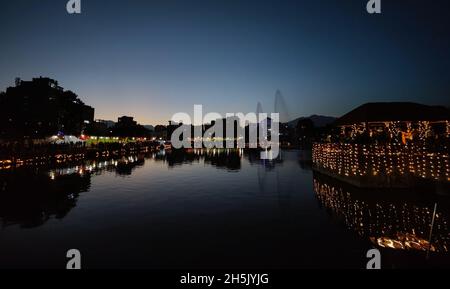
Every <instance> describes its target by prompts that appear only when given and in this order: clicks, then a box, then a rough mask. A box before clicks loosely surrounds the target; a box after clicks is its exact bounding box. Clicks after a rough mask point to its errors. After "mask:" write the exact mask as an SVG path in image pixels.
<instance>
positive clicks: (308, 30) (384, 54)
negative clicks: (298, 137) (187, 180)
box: [0, 0, 450, 124]
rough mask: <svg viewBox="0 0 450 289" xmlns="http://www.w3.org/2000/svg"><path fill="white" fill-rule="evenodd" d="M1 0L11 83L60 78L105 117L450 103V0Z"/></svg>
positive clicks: (2, 71) (299, 112)
mask: <svg viewBox="0 0 450 289" xmlns="http://www.w3.org/2000/svg"><path fill="white" fill-rule="evenodd" d="M66 2H67V1H66V0H14V1H12V0H11V1H5V0H0V37H1V41H0V52H1V53H0V90H5V89H6V87H8V86H12V85H13V84H14V79H15V77H21V78H22V79H25V80H28V79H31V78H32V77H36V76H49V77H52V78H55V79H57V80H58V81H59V82H60V85H61V86H63V87H64V88H65V89H70V90H72V91H74V92H76V93H77V94H78V95H79V96H80V98H81V99H82V100H83V101H84V102H86V103H87V104H89V105H91V106H94V107H95V109H96V118H101V119H112V120H116V119H117V117H118V116H121V115H130V116H135V117H136V119H137V120H138V121H139V122H140V123H142V124H158V123H163V124H166V123H167V120H169V119H170V117H171V116H172V114H173V113H175V112H188V113H192V110H193V105H194V104H203V105H204V108H205V110H207V111H209V112H211V111H215V112H219V113H222V114H225V113H226V112H252V111H253V112H254V111H256V105H257V102H258V101H260V102H261V103H262V105H263V109H264V111H266V112H267V111H272V110H273V107H274V96H275V92H276V90H277V89H280V90H281V91H282V93H283V95H284V98H285V101H286V103H287V106H288V108H289V114H290V115H291V116H293V117H294V116H295V117H296V116H305V115H311V114H323V115H332V116H340V115H342V114H344V113H346V112H348V111H349V110H351V109H353V108H354V107H356V106H358V105H360V104H363V103H365V102H369V101H416V102H421V103H426V104H440V105H450V101H449V99H450V97H449V96H450V73H449V68H450V56H449V52H450V5H449V2H450V1H448V0H442V1H439V0H433V1H426V0H422V1H411V0H382V5H383V6H382V9H383V13H382V14H381V15H369V14H368V13H367V12H366V10H365V5H366V3H367V0H346V1H343V0H335V1H331V0H328V1H326V0H310V1H300V0H298V1H280V0H277V1H263V0H239V1H238V0H226V1H221V0H208V1H206V0H205V1H199V0H180V1H175V0H158V1H148V0H145V1H144V0H142V1H137V0H122V1H114V0H109V1H106V0H82V12H83V13H82V14H81V15H69V14H67V12H66V10H65V5H66Z"/></svg>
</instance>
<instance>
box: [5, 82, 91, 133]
mask: <svg viewBox="0 0 450 289" xmlns="http://www.w3.org/2000/svg"><path fill="white" fill-rule="evenodd" d="M93 120H94V108H92V107H90V106H87V105H85V104H84V103H83V102H82V101H81V100H80V99H79V98H78V96H77V95H76V94H75V93H73V92H72V91H68V90H66V91H65V90H64V89H63V88H62V87H60V86H59V85H58V82H57V81H56V80H53V79H50V78H43V77H39V78H33V80H31V81H23V80H20V79H16V85H15V86H14V87H9V88H7V90H6V93H2V94H1V95H0V138H1V139H21V138H30V139H39V138H45V137H48V136H51V135H55V134H66V135H69V134H72V135H80V134H81V133H82V132H83V130H84V128H85V127H86V125H88V124H89V123H91V122H93Z"/></svg>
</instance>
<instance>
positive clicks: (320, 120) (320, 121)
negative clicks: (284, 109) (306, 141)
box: [289, 115, 336, 127]
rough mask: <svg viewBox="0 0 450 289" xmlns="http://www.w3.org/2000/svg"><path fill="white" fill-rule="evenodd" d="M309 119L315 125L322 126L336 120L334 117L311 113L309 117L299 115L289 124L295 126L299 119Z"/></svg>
mask: <svg viewBox="0 0 450 289" xmlns="http://www.w3.org/2000/svg"><path fill="white" fill-rule="evenodd" d="M304 119H310V120H312V122H313V123H314V126H315V127H324V126H327V125H329V124H331V123H333V122H335V121H336V118H335V117H332V116H323V115H311V116H309V117H299V118H296V119H294V120H292V121H290V122H289V125H290V126H294V127H295V126H297V123H298V122H299V121H300V120H304Z"/></svg>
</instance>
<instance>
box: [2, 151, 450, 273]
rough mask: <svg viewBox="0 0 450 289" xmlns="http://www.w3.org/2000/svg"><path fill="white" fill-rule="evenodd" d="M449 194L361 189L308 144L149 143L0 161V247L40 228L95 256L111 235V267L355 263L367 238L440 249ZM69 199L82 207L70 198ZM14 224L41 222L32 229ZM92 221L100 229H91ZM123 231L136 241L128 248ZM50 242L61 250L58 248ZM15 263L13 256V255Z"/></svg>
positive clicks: (39, 235) (445, 240)
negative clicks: (120, 151) (57, 159)
mask: <svg viewBox="0 0 450 289" xmlns="http://www.w3.org/2000/svg"><path fill="white" fill-rule="evenodd" d="M313 191H314V192H313ZM317 201H319V202H318V203H319V204H320V207H321V208H317V206H316V204H317ZM436 202H437V203H438V210H437V215H436V220H435V224H434V227H433V232H432V238H431V241H432V242H431V244H429V243H428V240H429V233H430V223H431V219H432V214H433V206H434V203H436ZM448 203H449V202H448V199H445V198H444V197H437V196H435V195H433V194H430V192H425V193H422V192H419V191H418V192H413V191H411V192H398V191H395V192H394V191H392V192H391V191H386V190H384V191H367V190H364V191H360V190H358V189H356V188H354V187H352V186H348V185H345V184H343V183H341V182H338V181H335V180H333V179H331V178H329V177H325V176H321V175H318V174H312V172H311V155H310V154H308V153H307V152H306V153H305V152H298V151H282V152H281V157H280V158H279V159H277V160H273V161H267V160H261V159H260V154H259V152H258V151H251V150H250V151H249V150H186V151H164V150H162V151H150V152H146V153H137V154H132V155H129V156H124V157H117V158H102V159H96V160H85V161H79V162H71V163H65V164H60V165H57V166H52V167H46V166H35V167H24V166H22V167H20V168H16V169H8V170H0V222H1V223H2V225H3V227H5V226H8V229H5V231H4V232H2V233H4V235H3V236H5V238H4V239H3V240H2V242H3V243H2V246H3V248H4V249H3V252H1V253H2V257H5V256H7V257H9V258H10V259H8V260H9V262H13V261H14V260H16V259H17V258H18V256H17V252H19V255H20V252H22V250H23V248H24V246H26V244H25V241H22V240H26V239H23V236H24V235H23V234H27V235H28V236H35V237H36V240H38V241H39V240H40V239H41V241H42V242H43V244H44V245H43V246H44V247H45V246H46V245H45V244H46V243H45V242H46V241H48V240H53V239H54V238H61V239H62V241H61V242H60V243H59V244H60V246H62V247H64V249H65V247H68V246H70V247H71V246H73V245H72V244H73V243H72V241H73V239H75V241H76V242H80V243H82V244H84V245H86V246H88V247H89V248H96V250H91V251H90V254H93V255H94V256H93V257H92V258H93V259H92V260H94V261H93V262H94V264H96V265H97V266H98V267H100V268H101V267H103V266H104V264H105V263H103V260H104V259H105V258H107V257H108V256H109V255H111V254H110V252H109V251H108V252H106V251H102V250H101V248H103V244H104V242H107V241H108V240H111V239H114V240H121V241H115V242H114V247H115V248H116V247H117V248H118V250H121V252H126V253H123V254H122V255H121V258H125V259H126V260H127V261H123V263H120V264H116V267H117V268H121V267H123V266H124V264H129V265H135V264H138V265H142V264H143V265H142V266H144V267H145V266H146V265H147V262H148V260H153V262H154V264H153V265H154V266H160V265H161V262H163V263H164V262H166V261H167V263H171V264H172V263H174V262H175V263H176V262H178V260H179V262H180V263H176V264H174V266H175V265H180V264H182V265H208V264H216V265H217V266H222V267H223V265H224V264H244V263H245V262H247V263H245V264H250V263H251V265H254V264H265V265H268V266H270V265H274V264H275V265H279V266H287V265H289V266H304V267H309V266H312V265H314V266H316V267H321V266H325V265H324V264H329V263H327V262H330V260H329V258H330V256H334V255H339V258H335V260H336V263H333V264H332V265H333V266H336V267H338V266H341V267H342V266H344V265H345V264H346V265H347V266H352V267H357V268H359V267H361V266H364V265H365V261H366V259H365V253H366V252H367V247H368V246H369V247H371V246H372V245H373V246H378V247H385V248H395V249H399V250H390V251H389V252H394V253H395V254H397V253H399V254H401V259H402V260H403V259H404V258H403V257H404V255H405V254H409V252H421V251H425V250H427V249H428V248H430V250H431V251H432V252H440V253H447V252H448V244H449V242H450V239H449V237H450V236H449V227H448V223H447V221H448V220H449V218H450V215H449V212H450V210H449V204H448ZM77 205H78V206H79V207H80V208H83V210H73V209H74V208H75V207H76V206H77ZM71 212H72V213H71ZM330 216H331V220H332V221H331V222H330ZM63 218H65V219H64V222H59V223H51V222H50V220H52V219H63ZM334 220H338V222H339V223H340V224H343V225H337V224H336V223H335V222H333V221H334ZM45 224H47V225H48V226H44V225H45ZM13 225H17V226H20V227H22V228H36V227H41V228H46V229H47V228H51V229H50V230H35V231H32V232H31V230H28V231H27V230H23V231H22V230H14V229H13V228H11V227H13ZM111 228H112V229H111ZM9 229H10V230H9ZM62 232H65V233H68V234H69V235H70V238H69V237H67V239H65V237H64V234H63V233H62ZM94 233H96V234H99V235H98V236H99V237H98V238H94V239H91V238H90V236H91V235H92V234H94ZM33 234H35V235H33ZM102 234H104V235H105V236H107V237H105V236H104V237H102ZM3 236H2V237H3ZM130 240H132V241H130ZM330 240H332V241H331V242H330ZM18 242H19V243H20V242H24V243H22V244H17V243H18ZM130 242H132V244H133V248H135V250H130V251H128V248H129V247H130V244H131V243H130ZM5 244H6V245H5ZM77 244H78V243H77ZM149 244H151V246H149ZM217 244H219V245H217ZM2 246H0V247H2ZM121 246H123V247H121ZM147 247H149V248H150V249H149V250H148V251H145V250H146V248H147ZM45 248H46V250H49V251H51V250H52V249H53V248H51V247H45ZM98 248H100V249H98ZM153 248H158V249H157V250H153ZM173 248H179V250H178V249H173ZM268 248H270V250H269V249H268ZM305 248H307V250H305ZM336 248H339V249H336ZM14 249H15V250H16V251H14V252H12V253H11V254H9V253H8V252H9V251H10V250H14ZM55 250H56V249H55ZM143 250H144V251H145V252H146V253H145V254H144V253H142V252H143ZM174 250H177V251H176V252H174ZM262 250H264V252H265V253H264V254H261V251H262ZM336 251H339V252H336ZM407 251H408V253H406V252H407ZM197 252H200V253H197ZM230 252H232V253H230ZM361 252H362V253H361ZM53 253H54V255H52V256H57V257H58V260H59V255H58V254H59V253H58V252H53ZM421 254H422V253H420V254H419V256H420V259H421V260H420V261H422V260H423V258H422V256H421ZM24 255H26V254H25V253H24ZM435 255H438V254H435ZM168 256H170V258H169V259H168ZM217 256H221V258H218V257H217ZM361 256H362V257H361ZM385 256H386V255H385V254H383V257H385ZM445 256H448V255H444V257H445ZM127 258H128V259H127ZM197 258H198V259H197ZM361 258H362V259H361ZM344 259H345V260H344ZM447 259H448V257H447V258H446V260H447ZM8 260H7V261H4V264H8ZM252 260H255V261H252ZM385 260H386V259H385ZM109 261H111V260H109ZM113 261H114V260H112V261H111V262H113ZM169 261H170V262H169ZM362 261H363V262H364V264H362V263H361V262H362ZM394 261H395V262H397V260H396V259H395V260H394ZM58 262H59V261H58ZM105 262H106V261H105ZM115 262H119V261H117V260H116V261H115ZM120 262H122V261H120ZM140 262H142V263H140ZM196 262H197V263H196ZM342 262H344V263H345V264H344V265H343V264H342ZM16 263H17V264H19V265H20V264H22V262H21V260H19V259H17V262H16ZM0 266H1V262H0ZM330 266H331V265H330ZM158 268H159V267H158Z"/></svg>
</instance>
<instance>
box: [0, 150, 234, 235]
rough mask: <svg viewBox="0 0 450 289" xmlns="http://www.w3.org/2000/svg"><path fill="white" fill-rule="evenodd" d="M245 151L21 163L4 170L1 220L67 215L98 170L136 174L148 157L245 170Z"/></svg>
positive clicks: (32, 222) (25, 224) (36, 222)
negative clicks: (51, 163)
mask: <svg viewBox="0 0 450 289" xmlns="http://www.w3.org/2000/svg"><path fill="white" fill-rule="evenodd" d="M242 156H243V150H216V149H212V150H188V151H169V152H166V151H164V150H161V151H157V152H152V153H141V154H137V155H130V156H123V157H121V158H112V159H96V160H85V161H81V162H79V163H73V162H71V163H67V164H66V166H64V164H60V165H59V166H57V167H55V168H49V167H46V166H35V167H19V168H15V169H8V170H0V221H1V223H2V226H3V227H6V226H11V225H20V226H21V227H22V228H33V227H37V226H41V225H43V224H45V223H46V222H47V221H48V220H50V219H51V218H56V219H62V218H64V217H65V216H66V215H67V214H68V213H69V212H70V210H71V209H72V208H74V207H75V206H76V203H77V199H78V196H79V194H81V193H84V192H87V191H89V189H90V184H91V176H92V175H101V174H103V173H105V172H114V173H116V174H117V175H118V176H131V175H132V174H133V172H134V171H135V170H137V169H139V168H141V167H143V166H144V165H145V162H146V160H150V159H152V160H155V161H162V162H165V163H167V165H168V167H169V168H170V167H175V166H179V165H183V164H188V163H194V162H196V163H199V162H200V161H203V162H204V163H205V164H208V165H211V166H213V167H215V168H218V169H226V170H229V171H238V170H240V169H241V158H242Z"/></svg>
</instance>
